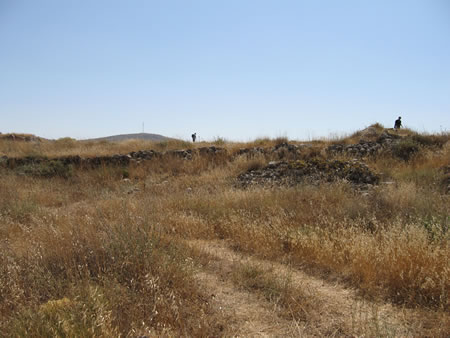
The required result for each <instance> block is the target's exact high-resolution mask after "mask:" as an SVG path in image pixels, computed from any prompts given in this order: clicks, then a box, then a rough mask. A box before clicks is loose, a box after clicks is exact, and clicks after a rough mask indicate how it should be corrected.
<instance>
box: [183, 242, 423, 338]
mask: <svg viewBox="0 0 450 338" xmlns="http://www.w3.org/2000/svg"><path fill="white" fill-rule="evenodd" d="M188 243H189V245H190V246H191V247H193V248H196V249H199V250H201V251H202V252H203V253H204V254H205V255H207V256H208V257H210V261H209V262H208V264H206V266H205V268H204V269H202V270H200V271H199V272H198V273H197V279H198V281H199V283H200V284H201V285H202V287H203V288H204V289H205V290H208V291H207V292H208V293H210V294H211V295H213V297H212V298H213V304H212V305H213V306H214V307H215V308H216V309H218V310H219V311H221V312H222V313H223V314H224V315H225V316H226V317H227V318H229V320H228V325H229V327H227V328H226V332H227V335H228V334H230V335H233V336H270V337H281V336H283V337H286V336H291V337H294V336H296V337H299V336H301V337H305V336H331V337H333V336H336V337H337V336H358V337H369V336H370V337H371V336H402V337H405V336H414V335H415V334H414V328H413V327H411V325H408V324H407V316H406V315H407V314H406V312H405V311H401V310H399V309H397V308H394V307H393V306H391V305H389V304H378V303H373V302H368V301H364V300H363V299H362V298H361V297H358V296H357V294H356V292H355V291H354V290H351V289H348V288H345V287H343V286H342V285H339V284H332V283H330V282H327V281H324V280H321V279H318V278H314V277H312V276H310V275H308V274H306V273H304V272H302V271H300V270H296V269H293V268H291V267H289V266H287V265H283V264H279V263H274V262H269V261H264V260H260V259H257V258H254V257H251V256H246V255H243V254H241V253H236V252H234V251H233V250H231V249H229V248H228V247H227V245H226V243H225V242H223V241H203V240H193V241H189V242H188ZM243 265H256V266H258V268H260V269H265V270H267V271H270V273H272V274H275V275H277V276H279V277H280V278H288V279H289V281H290V284H291V285H292V286H294V287H296V288H297V290H298V288H301V289H302V290H304V291H305V292H306V293H307V294H308V298H309V301H308V303H310V304H314V309H313V312H314V315H311V316H307V318H306V319H305V320H302V321H298V320H294V319H293V318H291V319H286V316H282V315H281V312H280V311H279V310H280V309H279V308H278V305H277V304H273V303H271V302H269V301H267V300H266V299H264V297H261V295H258V294H256V293H253V292H249V291H247V290H244V289H243V288H242V287H239V286H238V285H236V283H234V282H233V279H232V278H231V275H232V272H233V269H236V267H237V266H243ZM293 317H294V316H293Z"/></svg>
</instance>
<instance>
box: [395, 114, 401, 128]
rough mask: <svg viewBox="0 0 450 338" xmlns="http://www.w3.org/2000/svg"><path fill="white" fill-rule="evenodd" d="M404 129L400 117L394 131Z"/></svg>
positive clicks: (396, 121)
mask: <svg viewBox="0 0 450 338" xmlns="http://www.w3.org/2000/svg"><path fill="white" fill-rule="evenodd" d="M401 127H402V117H401V116H399V117H398V119H397V120H395V124H394V129H395V130H397V129H400V128H401Z"/></svg>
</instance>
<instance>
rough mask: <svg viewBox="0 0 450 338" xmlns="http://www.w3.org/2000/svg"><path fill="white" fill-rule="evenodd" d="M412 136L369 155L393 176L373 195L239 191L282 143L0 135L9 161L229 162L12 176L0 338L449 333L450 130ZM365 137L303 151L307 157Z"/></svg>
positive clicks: (4, 189) (11, 171)
mask: <svg viewBox="0 0 450 338" xmlns="http://www.w3.org/2000/svg"><path fill="white" fill-rule="evenodd" d="M373 129H374V130H376V131H377V133H381V132H382V129H383V128H382V126H380V125H375V126H373ZM399 134H400V137H403V138H404V139H402V141H401V142H400V143H398V145H397V146H396V148H395V149H393V150H392V151H390V152H387V153H383V154H380V155H374V156H368V157H364V158H363V159H362V160H361V161H364V162H365V164H366V165H367V166H368V167H369V168H370V169H371V170H373V171H374V172H376V173H377V174H378V175H379V177H380V182H379V184H376V185H373V186H369V187H367V188H365V189H356V188H355V187H354V186H353V185H352V184H350V183H349V182H346V181H343V180H337V181H332V182H326V181H324V182H321V183H315V184H311V183H308V182H305V183H300V184H296V185H289V186H264V185H255V186H251V187H247V188H243V187H241V186H239V185H238V184H237V177H238V175H239V174H241V173H244V172H247V171H248V170H251V169H254V168H262V167H264V166H266V165H267V164H268V163H269V162H270V161H271V160H275V158H271V156H270V155H265V156H263V155H259V156H258V155H255V156H245V155H242V156H237V155H236V156H234V155H233V154H236V153H237V152H238V150H239V149H240V148H251V147H262V148H264V147H265V148H270V147H274V146H275V145H277V144H280V143H282V142H286V141H287V140H285V139H277V140H271V139H262V140H255V141H254V142H250V143H247V144H243V143H242V144H235V143H229V142H226V141H224V140H220V139H219V140H217V141H216V142H215V144H206V143H202V144H195V145H194V144H189V143H186V142H182V141H171V142H165V143H164V142H163V143H151V142H142V141H126V142H121V143H108V142H97V143H95V142H83V141H75V140H72V139H61V140H57V141H48V140H41V141H33V142H25V141H17V140H11V139H6V138H5V139H1V140H0V156H8V157H22V156H47V157H49V158H56V157H58V156H67V155H80V156H82V157H83V156H84V157H90V156H97V155H112V154H125V153H128V152H131V151H137V150H143V149H154V150H157V151H165V150H169V149H182V148H183V149H185V148H195V147H201V146H209V145H215V146H221V147H224V148H226V149H227V150H228V154H229V155H227V156H221V157H220V158H208V157H202V156H197V157H194V158H193V159H192V160H185V159H181V158H159V159H152V160H148V161H143V162H141V163H131V164H130V165H129V166H127V167H120V166H100V167H98V168H92V169H87V168H84V169H81V168H76V167H73V168H70V171H69V172H68V174H67V175H64V177H62V176H58V175H55V176H53V177H41V176H36V175H33V174H30V173H29V172H28V173H27V172H24V171H21V170H19V169H20V168H8V167H6V166H0V318H1V320H0V336H4V337H22V336H32V337H42V336H45V337H47V336H64V337H65V336H68V337H91V336H99V337H117V336H123V337H156V336H191V337H216V336H261V335H262V336H330V337H334V336H367V337H373V336H429V337H448V336H450V259H449V257H450V231H449V225H450V195H449V192H448V185H449V175H450V172H449V169H448V168H449V165H450V144H449V142H448V141H449V135H448V134H440V135H422V134H417V133H414V132H413V131H410V130H402V131H401V132H399ZM360 136H361V133H355V134H353V135H350V136H348V137H343V138H340V139H337V138H336V139H333V140H321V141H310V142H306V144H307V146H308V147H305V149H304V150H302V152H301V155H300V156H301V157H302V158H304V159H309V158H322V159H326V158H327V157H328V156H331V155H329V154H328V153H327V152H326V151H325V148H326V147H327V146H329V145H331V144H343V145H346V144H352V143H357V142H358V139H359V138H360ZM289 143H292V144H299V142H291V141H289ZM411 149H412V150H411ZM405 154H406V155H405ZM277 156H278V155H277ZM336 156H337V157H338V158H339V159H341V160H347V159H351V156H349V155H346V154H340V155H336ZM276 160H279V158H277V159H276Z"/></svg>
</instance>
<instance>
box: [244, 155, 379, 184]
mask: <svg viewBox="0 0 450 338" xmlns="http://www.w3.org/2000/svg"><path fill="white" fill-rule="evenodd" d="M237 179H238V182H239V185H240V186H242V187H249V186H254V185H264V186H280V185H287V186H293V185H297V184H299V183H308V184H319V183H322V182H335V181H338V180H345V181H348V182H350V183H352V184H353V185H356V186H359V187H362V186H366V187H367V186H368V185H374V184H378V182H379V176H378V175H377V174H375V173H374V172H372V171H371V170H370V169H369V168H368V167H367V165H365V164H364V163H362V162H360V161H358V160H352V161H339V160H324V159H320V158H316V159H311V160H298V161H291V162H286V161H279V162H270V163H269V165H267V166H266V167H264V168H262V169H253V170H249V171H247V172H245V173H242V174H240V175H239V176H238V178H237Z"/></svg>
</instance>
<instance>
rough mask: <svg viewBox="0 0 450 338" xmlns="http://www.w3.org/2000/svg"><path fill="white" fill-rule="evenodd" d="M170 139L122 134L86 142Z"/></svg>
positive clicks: (151, 135)
mask: <svg viewBox="0 0 450 338" xmlns="http://www.w3.org/2000/svg"><path fill="white" fill-rule="evenodd" d="M170 139H171V138H170V137H166V136H163V135H158V134H148V133H138V134H122V135H113V136H106V137H99V138H91V139H89V140H86V141H111V142H119V141H125V140H147V141H165V140H170Z"/></svg>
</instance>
